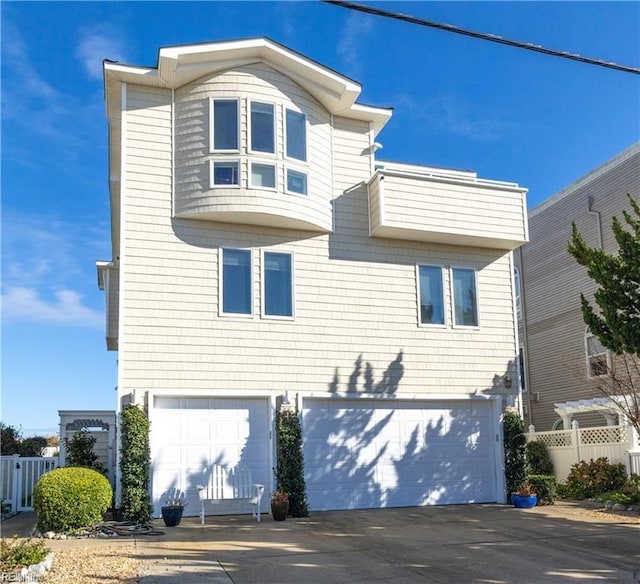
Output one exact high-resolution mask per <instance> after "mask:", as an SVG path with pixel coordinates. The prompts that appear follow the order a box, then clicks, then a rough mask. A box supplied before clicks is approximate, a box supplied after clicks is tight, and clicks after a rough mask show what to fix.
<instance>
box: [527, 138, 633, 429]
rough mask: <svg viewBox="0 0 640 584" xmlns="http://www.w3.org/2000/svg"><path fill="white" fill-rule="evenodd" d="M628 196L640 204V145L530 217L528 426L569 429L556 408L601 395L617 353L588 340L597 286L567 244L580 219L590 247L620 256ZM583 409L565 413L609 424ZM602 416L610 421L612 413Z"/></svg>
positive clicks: (586, 423) (587, 422) (581, 420)
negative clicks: (585, 310)
mask: <svg viewBox="0 0 640 584" xmlns="http://www.w3.org/2000/svg"><path fill="white" fill-rule="evenodd" d="M627 194H630V195H631V196H633V197H634V198H635V199H636V200H640V143H637V144H635V145H633V146H632V147H630V148H628V149H627V150H625V151H624V152H622V153H621V154H619V155H618V156H616V157H614V158H612V159H611V160H609V161H608V162H606V163H605V164H603V165H602V166H600V167H598V168H596V169H595V170H594V171H592V172H590V173H589V174H587V175H586V176H584V177H583V178H581V179H579V180H578V181H576V182H575V183H573V184H572V185H570V186H568V187H567V188H565V189H563V190H561V191H560V192H559V193H557V194H556V195H554V196H553V197H551V198H550V199H548V200H547V201H545V202H544V203H542V204H541V205H539V206H538V207H536V208H535V209H533V210H532V211H531V212H530V213H529V229H530V242H529V243H528V244H526V245H524V246H523V247H521V248H520V249H519V250H518V251H517V252H516V254H515V255H516V266H517V267H518V269H519V270H520V273H519V279H520V285H521V294H520V299H519V304H520V306H519V311H518V312H519V316H520V319H519V329H520V335H519V337H520V343H521V346H522V348H523V354H524V364H525V365H524V373H525V380H526V383H525V392H524V405H525V408H524V410H525V424H527V425H528V424H533V425H534V426H535V427H536V430H539V431H543V430H552V429H558V428H562V425H563V422H562V419H561V417H559V414H558V413H557V412H556V411H555V409H556V406H555V404H557V403H565V402H573V401H579V400H591V399H593V398H598V397H602V394H601V393H600V392H599V390H598V388H597V384H598V382H599V381H601V379H602V378H601V375H602V374H603V373H605V372H606V363H607V362H610V360H611V355H610V354H609V352H608V351H606V350H605V349H604V348H603V347H602V345H601V344H600V343H599V341H598V339H597V338H596V337H594V336H593V335H591V334H589V331H588V330H587V327H586V326H585V324H584V320H583V319H582V312H581V309H580V293H584V294H585V296H587V297H588V298H589V297H592V295H593V292H594V291H595V290H596V288H597V286H596V285H595V284H594V282H593V280H591V279H590V278H589V277H588V276H587V270H586V268H584V267H583V266H581V265H579V264H578V263H577V262H576V260H575V259H574V258H573V256H571V255H570V254H569V252H568V251H567V244H568V242H569V240H570V239H571V224H572V222H574V221H575V223H576V226H577V227H578V230H579V231H580V233H581V234H582V235H583V237H584V238H585V240H586V242H587V243H588V244H589V245H591V246H594V247H595V246H598V247H602V248H603V249H604V250H605V251H606V252H608V253H615V252H616V251H617V249H618V247H617V244H616V241H615V238H614V236H613V233H612V231H611V219H612V216H614V215H615V216H617V217H618V218H619V219H620V220H621V221H623V222H624V219H623V216H622V212H623V210H627V211H630V210H631V206H630V204H629V199H628V197H627ZM580 409H581V408H580V407H579V404H573V405H572V407H571V408H570V409H568V410H566V411H570V412H572V414H573V416H572V417H573V419H575V420H577V421H578V423H579V424H580V425H581V426H595V425H597V426H601V425H605V423H606V422H605V419H604V418H603V416H602V415H600V414H598V413H594V411H593V410H594V409H595V407H591V406H588V407H585V408H583V409H584V410H590V413H589V412H587V411H585V412H584V413H580ZM603 413H604V414H606V416H609V413H608V411H607V410H606V409H604V410H603ZM606 416H605V417H606ZM565 417H566V416H565ZM567 419H568V418H567ZM609 421H610V422H611V420H609Z"/></svg>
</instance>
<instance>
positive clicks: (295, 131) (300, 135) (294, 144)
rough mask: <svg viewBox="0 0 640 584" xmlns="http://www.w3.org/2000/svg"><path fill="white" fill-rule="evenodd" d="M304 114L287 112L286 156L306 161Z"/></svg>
mask: <svg viewBox="0 0 640 584" xmlns="http://www.w3.org/2000/svg"><path fill="white" fill-rule="evenodd" d="M306 131H307V130H306V124H305V116H304V114H300V113H298V112H294V111H291V110H287V156H289V157H291V158H297V159H298V160H306V159H307V134H306Z"/></svg>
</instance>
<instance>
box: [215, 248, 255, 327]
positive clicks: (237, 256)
mask: <svg viewBox="0 0 640 584" xmlns="http://www.w3.org/2000/svg"><path fill="white" fill-rule="evenodd" d="M251 263H252V262H251V250H248V249H229V248H223V249H222V262H221V264H222V268H221V276H220V279H221V281H222V286H221V287H220V290H221V298H220V303H221V305H222V314H244V315H249V316H250V315H251V314H252V313H253V310H252V303H253V290H252V284H251V273H252V268H251Z"/></svg>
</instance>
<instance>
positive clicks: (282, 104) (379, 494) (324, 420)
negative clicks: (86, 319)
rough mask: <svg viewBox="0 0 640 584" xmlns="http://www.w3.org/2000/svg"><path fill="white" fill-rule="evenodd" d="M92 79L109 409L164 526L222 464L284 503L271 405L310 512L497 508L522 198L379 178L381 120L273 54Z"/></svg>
mask: <svg viewBox="0 0 640 584" xmlns="http://www.w3.org/2000/svg"><path fill="white" fill-rule="evenodd" d="M104 73H105V83H106V107H107V115H108V121H109V165H110V170H109V178H110V193H111V220H112V245H113V259H112V260H111V261H108V262H99V263H98V275H99V282H100V286H101V288H102V289H104V290H105V292H106V297H107V346H108V348H109V349H111V350H117V351H118V353H119V354H118V407H119V408H121V407H123V405H124V404H126V403H129V402H131V401H133V402H137V403H139V404H141V405H143V406H144V407H145V408H146V410H147V412H148V415H149V418H150V421H151V450H152V459H153V460H152V463H153V477H152V482H153V487H152V498H153V503H154V505H155V508H156V513H157V512H158V509H159V506H160V505H161V503H162V494H163V493H164V492H165V491H166V490H167V489H168V488H170V487H178V488H181V489H184V490H185V491H186V492H187V496H188V498H189V499H190V500H191V504H190V505H189V507H187V511H190V512H191V513H196V512H197V510H198V505H197V503H196V501H197V493H196V489H195V485H196V484H198V483H199V482H201V480H202V478H201V477H202V473H203V469H205V468H206V467H207V466H208V465H210V464H212V463H217V464H220V465H223V466H226V467H228V468H232V467H234V466H237V465H243V466H247V467H249V468H250V469H251V472H252V476H253V480H254V481H256V482H261V483H264V484H265V485H266V487H267V489H268V490H273V488H274V481H273V471H272V469H273V467H274V466H275V460H274V457H275V454H274V453H275V444H274V415H275V412H276V409H277V408H278V407H280V405H281V403H282V402H283V401H284V402H286V401H290V402H291V403H294V404H295V405H296V406H297V408H298V411H299V412H300V416H301V422H302V429H303V435H304V456H305V472H306V475H305V477H306V483H307V491H308V497H309V505H310V508H311V509H312V510H321V509H351V508H375V507H385V506H406V505H427V504H446V503H466V502H473V501H475V502H483V501H501V500H503V497H504V494H503V491H504V476H503V469H502V458H503V455H502V445H501V442H500V440H501V438H500V437H501V432H500V427H501V426H500V423H501V414H502V412H503V409H504V407H505V405H511V406H513V405H517V404H518V383H517V379H518V376H517V367H516V356H517V351H518V339H517V327H516V316H515V301H514V294H513V286H514V282H513V276H512V274H513V268H514V265H513V251H512V250H514V249H515V248H517V247H518V246H519V245H521V244H522V243H524V242H525V241H526V240H527V237H528V235H527V218H526V202H525V192H526V190H525V189H523V188H521V187H519V186H518V185H517V184H515V183H511V182H502V181H494V180H485V179H481V178H479V177H478V176H476V174H475V173H474V172H470V171H455V170H447V169H441V168H433V167H427V166H414V165H406V164H397V163H390V162H383V161H380V160H378V159H376V157H375V151H376V150H377V149H378V148H379V146H380V145H379V144H378V143H377V142H376V137H377V135H378V133H379V132H380V131H381V130H382V128H383V127H384V126H385V124H386V123H387V122H388V121H389V120H390V118H391V110H389V109H386V108H379V107H372V106H368V105H363V104H360V103H358V102H357V98H358V96H359V94H360V91H361V86H360V85H359V84H358V83H357V82H355V81H353V80H352V79H349V78H347V77H345V76H343V75H341V74H340V73H337V72H335V71H333V70H331V69H329V68H327V67H324V66H323V65H321V64H319V63H316V62H315V61H313V60H311V59H309V58H307V57H304V56H302V55H300V54H298V53H296V52H294V51H292V50H290V49H288V48H286V47H284V46H282V45H280V44H278V43H275V42H273V41H271V40H269V39H265V38H256V39H249V40H241V41H229V42H226V41H225V42H218V43H208V44H199V45H187V46H178V47H169V48H161V49H160V51H159V56H158V64H157V66H156V67H138V66H129V65H122V64H119V63H112V62H105V65H104ZM266 499H268V498H266ZM265 504H266V505H268V501H265Z"/></svg>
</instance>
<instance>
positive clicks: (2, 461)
mask: <svg viewBox="0 0 640 584" xmlns="http://www.w3.org/2000/svg"><path fill="white" fill-rule="evenodd" d="M57 466H58V458H57V457H51V456H47V457H43V456H34V457H28V458H27V457H21V456H18V455H17V454H16V455H14V456H0V499H1V500H2V502H3V503H7V504H9V505H11V510H12V511H28V510H32V509H33V488H34V487H35V486H36V483H37V482H38V479H39V478H40V477H41V476H42V475H43V474H44V473H45V472H48V471H50V470H53V469H54V468H56V467H57Z"/></svg>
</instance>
